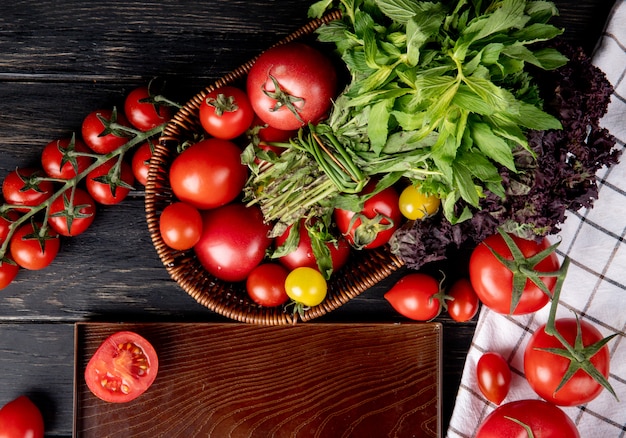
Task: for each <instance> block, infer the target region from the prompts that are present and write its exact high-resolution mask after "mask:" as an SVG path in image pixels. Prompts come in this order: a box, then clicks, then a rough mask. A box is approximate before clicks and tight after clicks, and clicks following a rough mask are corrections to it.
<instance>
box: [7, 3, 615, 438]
mask: <svg viewBox="0 0 626 438" xmlns="http://www.w3.org/2000/svg"><path fill="white" fill-rule="evenodd" d="M556 3H557V5H558V6H559V8H560V11H561V16H560V17H559V19H558V24H559V25H562V26H564V27H565V28H566V31H565V38H566V39H568V40H570V41H572V42H574V43H576V44H580V45H582V46H583V47H584V48H585V50H586V51H588V52H589V53H590V52H591V51H592V49H593V47H594V45H595V43H596V41H597V39H598V37H599V35H600V34H601V31H602V27H603V25H604V22H605V19H606V16H607V14H608V12H609V10H610V7H611V6H612V4H613V1H611V0H598V1H592V0H583V1H580V0H577V1H569V2H568V1H557V2H556ZM308 4H309V2H305V1H301V0H276V1H273V0H268V1H265V2H261V1H258V0H254V1H232V0H230V1H229V0H212V1H205V2H201V1H191V0H182V1H181V0H161V1H154V2H144V1H140V0H129V1H125V2H111V1H106V0H105V1H99V2H91V1H79V0H55V1H47V2H46V1H41V0H36V1H35V0H14V1H3V2H2V4H1V5H0V177H1V178H4V175H6V174H7V173H8V172H9V171H11V170H13V169H14V168H15V167H17V166H19V167H24V166H29V165H31V166H32V165H38V163H39V159H40V153H41V150H42V149H43V147H44V146H45V145H46V143H48V142H49V141H51V140H54V139H56V138H60V137H66V136H68V135H70V134H71V133H72V132H75V131H76V132H78V131H79V129H80V124H81V122H82V119H83V118H84V117H85V116H86V115H87V114H88V113H89V112H90V111H92V110H95V109H101V108H109V107H111V106H113V105H118V106H119V105H120V104H121V102H122V99H123V97H124V96H125V94H126V93H127V92H128V91H129V90H130V89H132V88H133V87H135V86H138V85H144V84H146V83H147V82H148V81H149V80H150V79H151V78H153V77H157V76H158V77H162V78H165V79H166V80H167V83H168V88H167V91H166V92H167V94H168V95H169V96H170V97H172V98H173V99H174V100H177V101H179V102H181V103H184V102H185V101H186V100H187V99H188V98H190V97H191V96H193V95H194V94H195V93H196V92H197V91H198V90H199V89H201V88H203V87H204V86H206V85H208V84H209V83H211V82H212V81H214V80H215V79H217V78H219V77H220V76H222V75H224V74H225V73H227V72H228V71H230V70H232V69H233V68H235V67H237V66H238V65H240V64H241V63H243V62H245V61H247V60H248V59H249V58H251V57H252V56H254V55H256V54H257V53H258V52H259V51H260V50H262V49H264V48H266V47H267V46H268V45H269V44H271V43H273V42H275V41H277V40H278V39H279V38H281V37H282V36H284V35H286V34H287V33H289V32H291V31H293V30H295V29H296V28H297V27H299V26H301V25H302V24H304V23H305V22H306V21H307V17H306V11H307V8H308ZM143 200H144V199H143V192H142V190H141V189H138V190H136V191H135V192H134V193H133V194H132V195H131V197H130V198H129V199H127V200H126V201H124V202H123V203H122V204H121V205H118V206H114V207H106V208H105V207H101V208H99V211H98V214H97V218H96V221H95V223H94V225H93V226H92V227H91V228H90V229H89V230H88V231H87V232H86V233H85V234H83V235H81V236H79V237H75V238H72V239H66V240H64V241H63V244H62V249H61V252H60V254H59V256H58V257H57V259H56V260H55V261H54V263H53V264H52V265H51V266H50V267H48V268H46V269H44V270H42V271H30V272H28V271H22V272H21V273H20V274H19V276H18V278H17V279H16V280H15V281H14V283H13V284H11V285H10V286H9V287H7V288H6V289H4V290H1V291H0V404H4V403H6V402H8V401H9V400H12V399H13V398H15V397H17V396H18V395H20V394H27V395H29V396H30V397H31V398H32V399H33V400H34V401H35V403H36V404H37V405H38V406H39V407H40V408H41V410H42V411H43V415H44V419H45V423H46V433H47V436H60V437H66V436H70V435H71V431H72V394H73V389H72V388H73V363H74V343H73V326H74V323H75V322H77V321H111V322H117V321H126V322H137V321H183V322H186V321H190V322H191V321H216V322H224V321H226V319H225V318H223V317H220V316H219V315H215V314H213V313H211V312H210V311H208V310H207V309H205V308H204V307H202V306H200V305H199V304H197V303H196V302H195V301H194V300H193V299H192V298H191V297H189V296H188V295H187V294H186V293H185V292H183V290H182V289H180V288H179V287H178V286H177V284H176V283H175V282H174V281H173V280H171V279H170V278H169V276H168V274H167V273H166V271H165V269H164V268H163V267H162V265H161V262H160V260H159V258H158V256H157V254H156V252H155V250H154V248H153V246H152V243H151V241H150V236H149V234H148V230H147V226H146V223H145V220H144V202H143ZM393 280H394V278H393V277H392V278H391V279H389V281H387V282H384V283H383V284H380V285H379V286H377V287H375V288H373V289H371V290H369V291H367V292H366V293H364V294H362V295H361V296H360V297H358V298H356V299H354V300H353V301H351V302H350V303H348V304H347V305H345V306H344V307H342V308H340V309H338V310H337V311H335V312H333V313H332V314H329V315H327V316H325V317H323V318H321V319H320V321H367V322H371V321H400V320H401V319H400V318H399V317H398V315H397V314H395V312H394V311H393V310H391V308H390V307H389V305H388V304H387V303H386V302H385V300H384V299H383V298H382V294H383V292H384V291H385V290H386V288H387V287H388V286H389V283H390V282H391V281H393ZM439 320H440V321H441V322H442V323H443V325H444V353H443V356H444V360H443V363H444V369H443V427H444V430H445V428H446V426H447V424H448V421H449V418H450V415H451V413H452V409H453V406H454V399H455V395H456V391H457V388H458V384H459V381H460V377H461V372H462V369H463V365H464V359H465V352H466V351H467V348H468V346H469V343H470V342H471V337H472V334H473V331H474V326H475V321H472V322H469V323H466V324H458V323H453V322H452V321H450V320H449V319H446V318H445V317H441V318H440V319H439Z"/></svg>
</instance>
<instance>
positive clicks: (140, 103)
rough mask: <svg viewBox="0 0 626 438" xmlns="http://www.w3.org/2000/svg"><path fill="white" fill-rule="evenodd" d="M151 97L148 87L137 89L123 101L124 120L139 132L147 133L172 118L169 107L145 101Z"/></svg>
mask: <svg viewBox="0 0 626 438" xmlns="http://www.w3.org/2000/svg"><path fill="white" fill-rule="evenodd" d="M151 97H152V96H151V94H150V91H149V89H148V87H137V88H135V89H134V90H132V91H131V92H130V93H128V95H127V96H126V99H125V100H124V114H125V115H126V118H127V119H128V121H129V122H130V123H131V124H132V125H133V126H134V127H135V128H137V129H139V130H140V131H144V132H145V131H149V130H151V129H153V128H156V127H157V126H159V125H162V124H163V123H166V122H168V121H169V120H170V119H171V118H172V108H171V107H170V106H167V105H159V104H154V103H152V102H146V101H145V100H146V99H150V98H151Z"/></svg>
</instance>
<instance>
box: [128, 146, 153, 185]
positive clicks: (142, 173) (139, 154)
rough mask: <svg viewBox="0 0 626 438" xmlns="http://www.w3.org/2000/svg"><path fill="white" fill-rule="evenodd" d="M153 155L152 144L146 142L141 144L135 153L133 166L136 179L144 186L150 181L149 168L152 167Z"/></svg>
mask: <svg viewBox="0 0 626 438" xmlns="http://www.w3.org/2000/svg"><path fill="white" fill-rule="evenodd" d="M151 157H152V145H151V144H150V142H145V143H143V144H142V145H141V146H139V147H138V148H137V149H136V150H135V153H134V154H133V159H132V163H131V167H132V168H133V175H134V176H135V180H136V181H137V182H139V184H141V185H142V186H145V185H146V183H147V182H148V170H149V169H150V158H151Z"/></svg>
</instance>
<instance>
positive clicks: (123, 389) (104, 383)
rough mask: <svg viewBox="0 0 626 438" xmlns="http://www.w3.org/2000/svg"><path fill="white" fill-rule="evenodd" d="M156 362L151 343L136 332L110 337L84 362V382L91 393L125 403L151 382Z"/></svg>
mask: <svg viewBox="0 0 626 438" xmlns="http://www.w3.org/2000/svg"><path fill="white" fill-rule="evenodd" d="M158 369H159V359H158V357H157V354H156V351H155V349H154V347H153V346H152V344H150V342H148V341H147V340H146V339H145V338H143V337H142V336H140V335H138V334H137V333H134V332H130V331H120V332H117V333H114V334H112V335H111V336H109V337H108V338H107V339H106V340H105V341H104V342H103V343H102V345H100V347H98V349H97V350H96V352H95V353H94V355H93V356H92V357H91V359H90V360H89V363H87V368H86V369H85V381H86V382H87V386H88V387H89V389H90V390H91V392H93V394H94V395H95V396H96V397H98V398H100V399H102V400H104V401H106V402H112V403H126V402H129V401H131V400H134V399H135V398H137V397H139V396H140V395H141V394H143V393H144V392H145V391H146V390H147V389H148V388H149V387H150V385H152V382H154V379H155V378H156V375H157V371H158Z"/></svg>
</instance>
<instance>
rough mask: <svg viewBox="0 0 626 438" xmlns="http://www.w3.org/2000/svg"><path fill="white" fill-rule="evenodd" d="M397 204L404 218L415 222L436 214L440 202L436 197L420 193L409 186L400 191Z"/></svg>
mask: <svg viewBox="0 0 626 438" xmlns="http://www.w3.org/2000/svg"><path fill="white" fill-rule="evenodd" d="M398 203H399V206H400V211H401V212H402V215H403V216H404V217H406V218H407V219H410V220H417V219H424V218H426V217H429V216H432V215H433V214H435V213H437V211H438V210H439V206H440V205H441V200H440V199H439V198H438V197H437V196H434V195H427V194H424V193H422V192H421V191H420V190H419V188H418V187H416V186H415V185H414V184H411V185H409V186H407V187H405V188H404V189H403V190H402V192H401V193H400V198H399V199H398Z"/></svg>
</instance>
